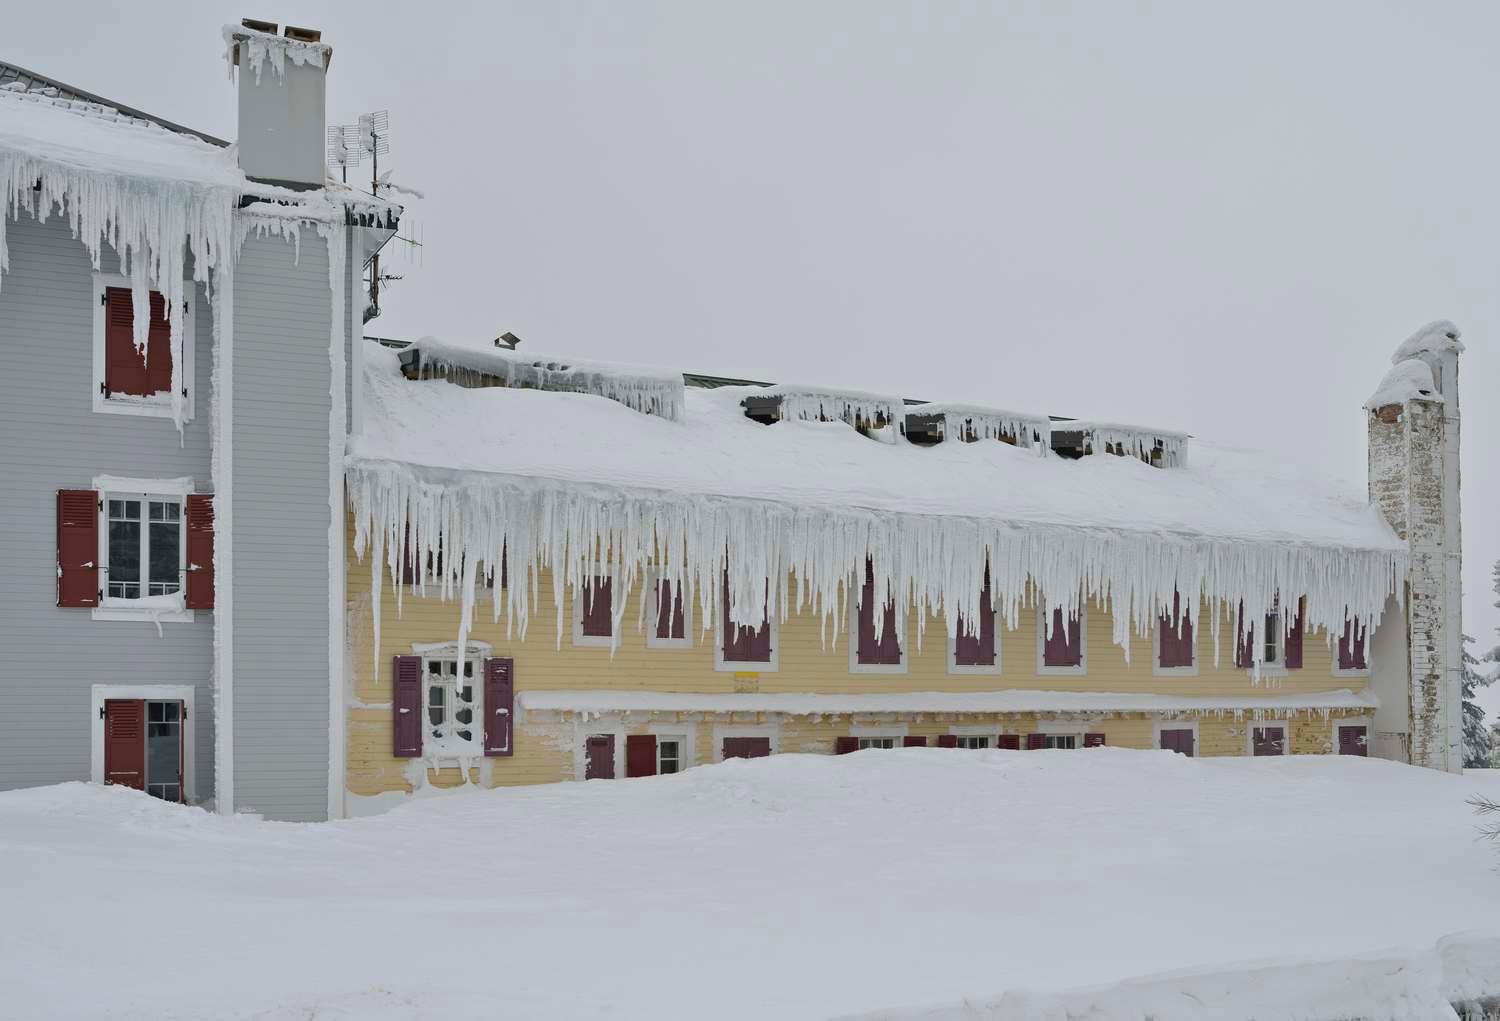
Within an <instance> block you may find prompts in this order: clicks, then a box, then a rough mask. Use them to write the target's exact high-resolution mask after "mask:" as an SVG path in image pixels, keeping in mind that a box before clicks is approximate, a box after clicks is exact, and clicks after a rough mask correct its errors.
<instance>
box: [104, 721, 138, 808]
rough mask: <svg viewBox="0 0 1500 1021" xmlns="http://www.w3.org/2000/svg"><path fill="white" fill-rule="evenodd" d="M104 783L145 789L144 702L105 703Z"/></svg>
mask: <svg viewBox="0 0 1500 1021" xmlns="http://www.w3.org/2000/svg"><path fill="white" fill-rule="evenodd" d="M104 782H105V783H106V784H118V785H119V786H121V787H134V788H135V789H136V790H138V791H143V790H145V789H146V700H145V699H141V698H111V699H108V700H106V701H105V703H104Z"/></svg>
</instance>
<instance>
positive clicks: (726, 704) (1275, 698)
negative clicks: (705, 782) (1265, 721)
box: [517, 688, 1379, 717]
mask: <svg viewBox="0 0 1500 1021" xmlns="http://www.w3.org/2000/svg"><path fill="white" fill-rule="evenodd" d="M517 698H518V700H519V701H520V705H521V708H522V709H527V710H552V711H561V712H577V713H618V712H709V713H730V712H750V713H785V714H786V715H789V716H848V715H853V714H856V713H1134V712H1150V713H1175V714H1180V715H1184V716H1203V715H1214V714H1230V715H1235V716H1242V715H1247V714H1248V715H1252V716H1256V717H1260V716H1262V715H1265V714H1284V713H1288V712H1308V711H1311V712H1320V713H1327V712H1330V711H1332V710H1337V709H1371V710H1373V709H1375V708H1376V707H1377V706H1378V705H1379V702H1378V700H1377V699H1376V698H1375V696H1374V695H1373V694H1371V693H1369V692H1367V691H1361V692H1356V691H1351V690H1350V689H1348V688H1341V689H1339V690H1337V691H1319V692H1309V693H1306V694H1297V695H1267V696H1261V697H1259V698H1256V697H1253V696H1244V695H1216V696H1211V697H1180V696H1176V695H1141V694H1133V693H1120V692H1109V691H1101V692H1092V691H1091V692H1079V691H1023V690H1016V691H966V692H951V691H914V692H896V693H889V694H852V695H815V694H804V693H798V692H791V693H788V692H782V693H755V694H728V693H724V694H684V693H681V692H672V691H607V690H606V691H539V690H535V689H530V690H527V691H523V692H521V693H520V694H519V695H518V696H517Z"/></svg>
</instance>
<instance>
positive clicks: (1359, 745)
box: [1334, 721, 1370, 755]
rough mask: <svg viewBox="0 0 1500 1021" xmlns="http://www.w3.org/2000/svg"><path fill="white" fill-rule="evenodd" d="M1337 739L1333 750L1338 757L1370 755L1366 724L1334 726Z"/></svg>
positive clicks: (1368, 726) (1368, 734)
mask: <svg viewBox="0 0 1500 1021" xmlns="http://www.w3.org/2000/svg"><path fill="white" fill-rule="evenodd" d="M1334 733H1335V735H1336V737H1337V739H1338V740H1337V742H1336V744H1335V749H1336V750H1337V751H1338V753H1339V754H1340V755H1369V754H1370V725H1369V724H1368V723H1344V722H1342V721H1341V722H1339V723H1336V724H1335V725H1334Z"/></svg>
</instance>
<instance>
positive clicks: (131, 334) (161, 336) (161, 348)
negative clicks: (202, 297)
mask: <svg viewBox="0 0 1500 1021" xmlns="http://www.w3.org/2000/svg"><path fill="white" fill-rule="evenodd" d="M102 301H103V303H104V380H103V382H102V383H101V392H102V393H103V395H104V397H105V399H106V400H107V399H110V398H114V397H122V396H123V397H151V396H153V395H155V394H158V393H170V392H171V390H172V343H171V340H172V334H171V326H170V324H169V323H168V322H167V305H166V302H165V300H164V299H163V298H162V296H161V294H160V293H159V292H157V291H152V292H151V328H150V332H149V333H148V334H147V340H146V347H145V350H144V351H143V350H141V349H140V348H138V347H136V345H135V310H134V303H133V301H132V299H131V294H130V289H129V288H127V287H106V288H105V289H104V295H103V298H102Z"/></svg>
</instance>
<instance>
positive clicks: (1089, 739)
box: [1083, 732, 1104, 748]
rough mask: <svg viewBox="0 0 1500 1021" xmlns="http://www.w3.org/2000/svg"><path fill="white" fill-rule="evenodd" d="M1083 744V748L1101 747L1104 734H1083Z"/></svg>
mask: <svg viewBox="0 0 1500 1021" xmlns="http://www.w3.org/2000/svg"><path fill="white" fill-rule="evenodd" d="M1083 746H1084V747H1085V748H1103V747H1104V735H1103V734H1100V733H1097V732H1091V733H1088V734H1085V735H1083Z"/></svg>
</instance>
